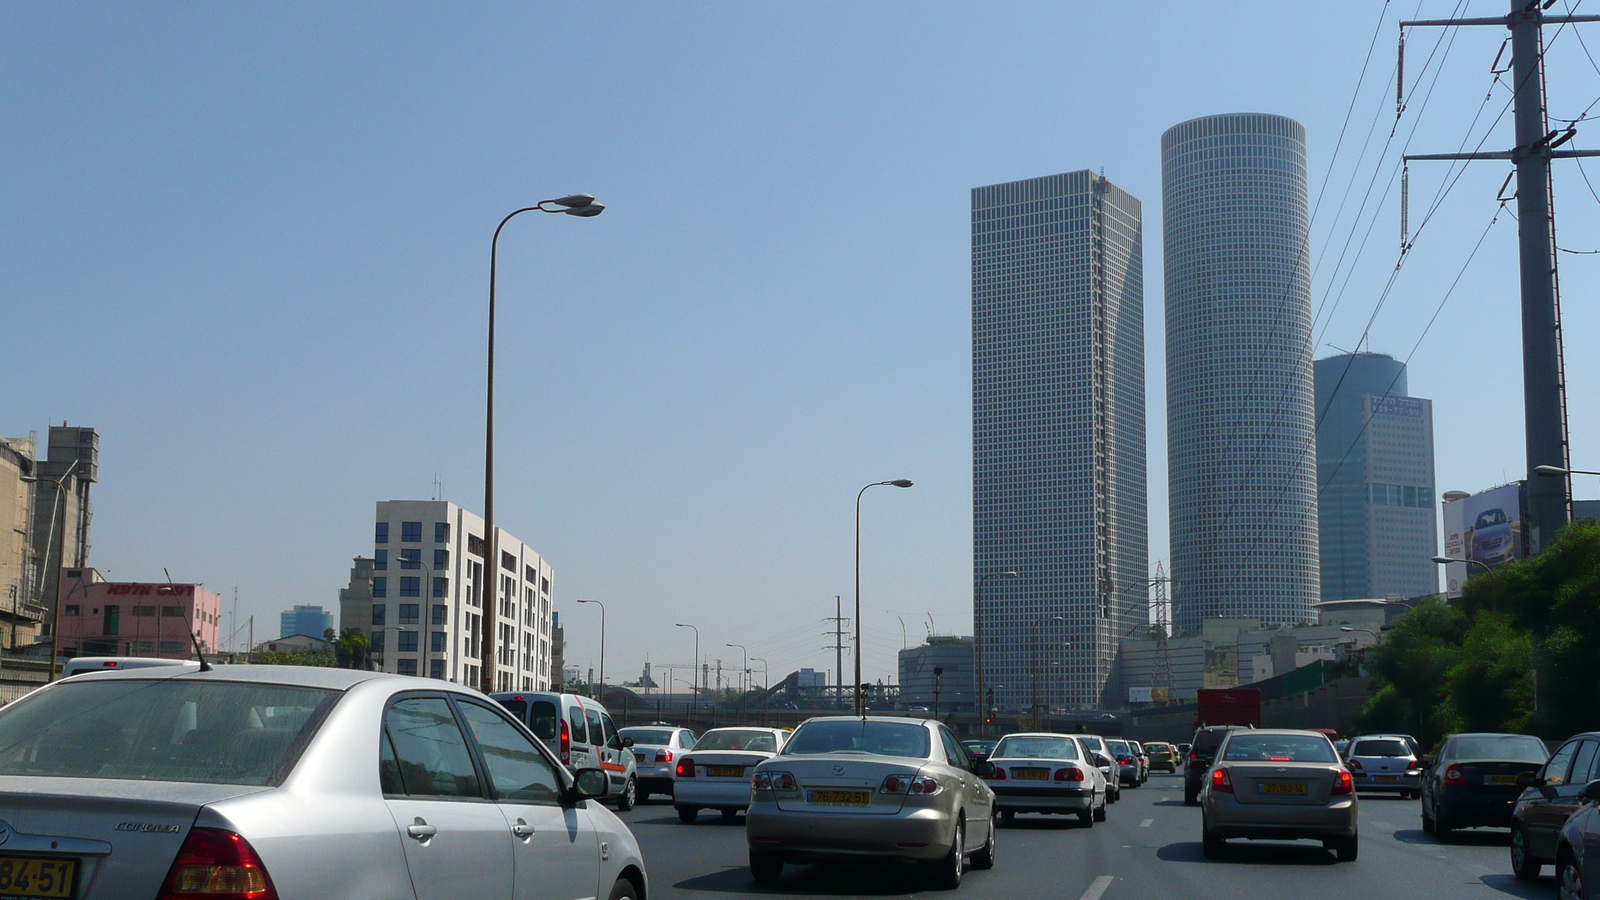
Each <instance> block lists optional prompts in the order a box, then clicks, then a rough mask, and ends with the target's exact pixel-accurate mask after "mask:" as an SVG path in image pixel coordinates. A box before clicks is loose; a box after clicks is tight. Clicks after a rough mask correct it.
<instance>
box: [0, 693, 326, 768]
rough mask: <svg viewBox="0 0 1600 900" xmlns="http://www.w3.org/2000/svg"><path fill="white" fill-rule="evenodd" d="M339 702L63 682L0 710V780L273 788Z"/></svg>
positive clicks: (312, 696) (317, 696) (314, 696)
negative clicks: (27, 777)
mask: <svg viewBox="0 0 1600 900" xmlns="http://www.w3.org/2000/svg"><path fill="white" fill-rule="evenodd" d="M339 696H340V694H339V692H338V691H333V690H326V689H322V688H307V687H292V686H288V685H276V684H251V683H246V682H234V681H210V680H204V681H200V680H189V679H178V678H173V679H162V680H159V681H156V680H142V679H114V680H113V679H85V680H83V681H77V682H63V683H61V684H60V685H58V686H56V687H54V688H51V689H50V690H48V691H44V692H42V693H40V694H39V695H38V696H36V697H32V698H30V699H28V700H27V701H26V702H23V703H19V704H17V705H15V706H13V707H11V708H9V709H6V710H3V711H0V775H44V776H55V777H63V778H116V779H124V780H129V781H178V782H191V783H201V784H247V785H275V784H278V783H280V782H281V781H282V780H283V779H284V778H285V777H286V776H287V775H288V774H289V770H290V769H292V768H294V764H295V762H296V761H297V760H298V759H299V758H300V752H301V751H302V750H304V749H305V745H306V743H307V742H308V741H309V740H310V739H311V736H312V735H313V734H315V733H316V730H317V727H318V726H319V725H320V724H321V723H322V719H323V717H325V716H326V715H327V713H328V710H330V709H332V708H333V704H334V703H335V702H337V701H338V699H339Z"/></svg>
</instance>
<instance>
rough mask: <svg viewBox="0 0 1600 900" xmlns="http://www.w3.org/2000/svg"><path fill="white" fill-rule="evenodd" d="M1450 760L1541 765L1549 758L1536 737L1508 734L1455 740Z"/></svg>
mask: <svg viewBox="0 0 1600 900" xmlns="http://www.w3.org/2000/svg"><path fill="white" fill-rule="evenodd" d="M1450 758H1451V759H1455V760H1474V759H1481V760H1494V761H1502V762H1530V763H1542V762H1544V761H1545V760H1547V759H1549V758H1550V753H1549V751H1547V750H1545V748H1544V742H1543V741H1541V740H1539V739H1538V738H1536V737H1530V736H1528V735H1522V734H1508V735H1506V736H1505V737H1496V736H1481V737H1460V738H1456V740H1455V746H1453V747H1451V748H1450Z"/></svg>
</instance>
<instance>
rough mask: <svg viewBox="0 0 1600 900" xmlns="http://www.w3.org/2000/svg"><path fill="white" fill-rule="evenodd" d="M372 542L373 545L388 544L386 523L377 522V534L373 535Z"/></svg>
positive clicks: (387, 525) (387, 526) (387, 524)
mask: <svg viewBox="0 0 1600 900" xmlns="http://www.w3.org/2000/svg"><path fill="white" fill-rule="evenodd" d="M372 542H373V543H375V544H387V543H389V523H388V522H379V523H378V529H377V533H376V534H374V535H373V537H372Z"/></svg>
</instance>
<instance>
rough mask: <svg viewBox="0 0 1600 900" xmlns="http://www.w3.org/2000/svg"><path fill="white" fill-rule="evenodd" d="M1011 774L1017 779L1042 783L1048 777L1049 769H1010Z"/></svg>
mask: <svg viewBox="0 0 1600 900" xmlns="http://www.w3.org/2000/svg"><path fill="white" fill-rule="evenodd" d="M1011 774H1012V775H1014V776H1016V777H1017V778H1021V779H1024V780H1030V779H1031V780H1033V781H1044V780H1045V779H1046V778H1049V777H1050V770H1049V769H1012V770H1011Z"/></svg>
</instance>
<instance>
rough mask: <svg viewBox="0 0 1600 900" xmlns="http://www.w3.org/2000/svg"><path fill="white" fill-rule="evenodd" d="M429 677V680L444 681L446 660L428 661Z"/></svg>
mask: <svg viewBox="0 0 1600 900" xmlns="http://www.w3.org/2000/svg"><path fill="white" fill-rule="evenodd" d="M428 677H429V678H437V679H439V680H440V681H443V680H444V660H442V659H430V660H428Z"/></svg>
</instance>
